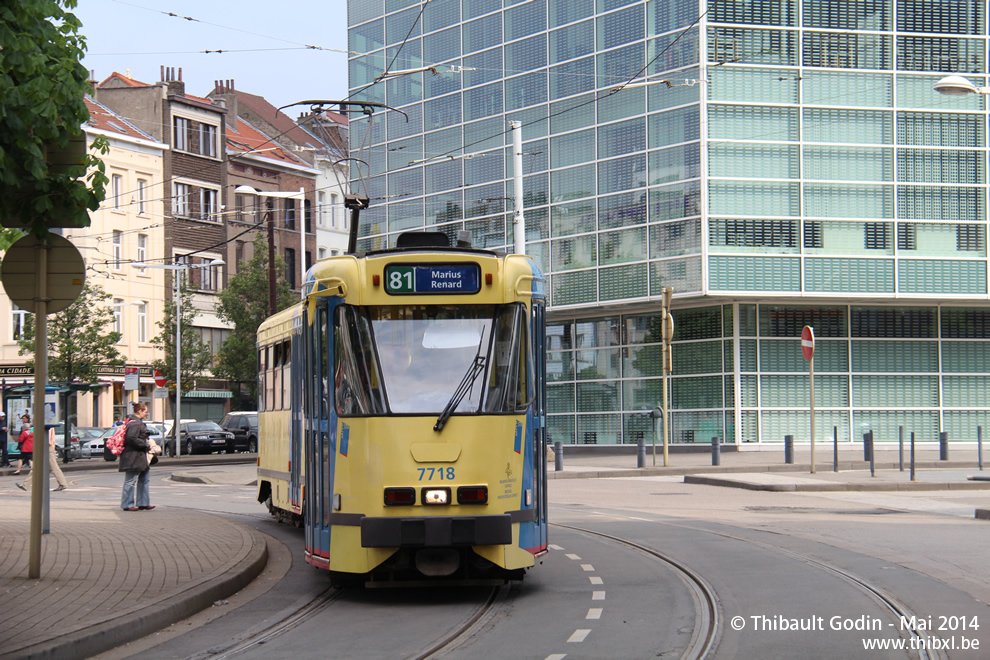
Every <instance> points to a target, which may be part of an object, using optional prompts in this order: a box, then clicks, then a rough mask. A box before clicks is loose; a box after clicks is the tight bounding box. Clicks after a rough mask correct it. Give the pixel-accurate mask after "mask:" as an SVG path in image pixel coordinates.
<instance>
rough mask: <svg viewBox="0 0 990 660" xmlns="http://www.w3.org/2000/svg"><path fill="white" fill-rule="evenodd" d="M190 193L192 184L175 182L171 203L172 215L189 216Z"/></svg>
mask: <svg viewBox="0 0 990 660" xmlns="http://www.w3.org/2000/svg"><path fill="white" fill-rule="evenodd" d="M191 194H192V186H190V185H189V184H188V183H176V184H175V199H174V201H173V203H172V215H176V216H181V217H188V216H189V196H190V195H191Z"/></svg>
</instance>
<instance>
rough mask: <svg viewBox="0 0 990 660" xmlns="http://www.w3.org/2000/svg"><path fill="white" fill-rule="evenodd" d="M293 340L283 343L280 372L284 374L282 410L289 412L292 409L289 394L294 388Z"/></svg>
mask: <svg viewBox="0 0 990 660" xmlns="http://www.w3.org/2000/svg"><path fill="white" fill-rule="evenodd" d="M291 363H292V340H291V339H286V340H285V341H284V342H282V366H281V367H280V368H279V370H280V371H281V372H282V393H281V395H282V410H288V409H289V408H291V407H292V404H291V401H292V399H290V398H289V394H290V391H291V387H292V378H291V375H292V368H291Z"/></svg>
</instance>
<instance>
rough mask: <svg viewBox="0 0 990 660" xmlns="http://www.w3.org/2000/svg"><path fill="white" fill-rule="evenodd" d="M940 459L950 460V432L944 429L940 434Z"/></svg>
mask: <svg viewBox="0 0 990 660" xmlns="http://www.w3.org/2000/svg"><path fill="white" fill-rule="evenodd" d="M938 460H940V461H947V460H949V432H948V431H942V432H941V433H939V434H938Z"/></svg>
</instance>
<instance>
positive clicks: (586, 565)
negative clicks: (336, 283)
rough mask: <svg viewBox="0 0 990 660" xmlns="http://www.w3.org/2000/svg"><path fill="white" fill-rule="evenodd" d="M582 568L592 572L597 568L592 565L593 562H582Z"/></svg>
mask: <svg viewBox="0 0 990 660" xmlns="http://www.w3.org/2000/svg"><path fill="white" fill-rule="evenodd" d="M581 570H583V571H588V572H589V573H590V572H591V571H593V570H595V567H594V566H592V565H591V564H581Z"/></svg>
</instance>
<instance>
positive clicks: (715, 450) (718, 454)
mask: <svg viewBox="0 0 990 660" xmlns="http://www.w3.org/2000/svg"><path fill="white" fill-rule="evenodd" d="M721 464H722V446H721V445H720V444H719V442H718V436H717V435H713V436H712V465H721Z"/></svg>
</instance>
